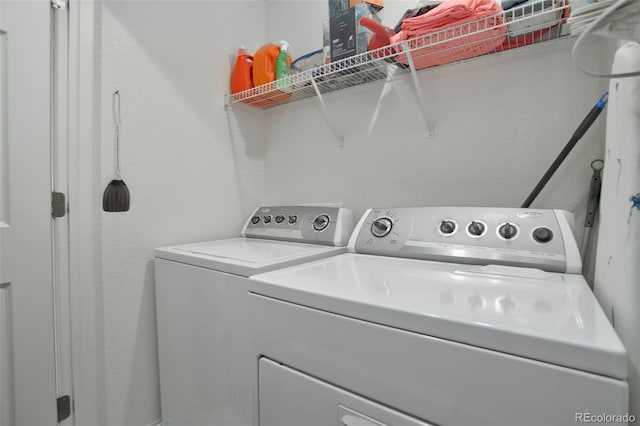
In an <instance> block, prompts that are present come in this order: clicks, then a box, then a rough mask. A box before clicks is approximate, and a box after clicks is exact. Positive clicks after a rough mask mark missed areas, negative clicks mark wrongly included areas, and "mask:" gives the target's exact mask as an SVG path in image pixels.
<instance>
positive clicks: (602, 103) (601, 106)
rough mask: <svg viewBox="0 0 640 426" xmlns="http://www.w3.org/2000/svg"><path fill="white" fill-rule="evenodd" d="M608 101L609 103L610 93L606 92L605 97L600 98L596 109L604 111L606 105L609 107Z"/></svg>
mask: <svg viewBox="0 0 640 426" xmlns="http://www.w3.org/2000/svg"><path fill="white" fill-rule="evenodd" d="M608 101H609V92H604V95H602V97H601V98H600V100H599V101H598V103H597V104H596V108H598V109H604V107H605V105H607V102H608Z"/></svg>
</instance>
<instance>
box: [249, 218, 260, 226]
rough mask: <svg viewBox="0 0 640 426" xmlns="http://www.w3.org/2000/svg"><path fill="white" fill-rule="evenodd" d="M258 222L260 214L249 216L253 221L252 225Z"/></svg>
mask: <svg viewBox="0 0 640 426" xmlns="http://www.w3.org/2000/svg"><path fill="white" fill-rule="evenodd" d="M258 222H260V216H254V217H252V218H251V223H253V224H254V225H257V224H258Z"/></svg>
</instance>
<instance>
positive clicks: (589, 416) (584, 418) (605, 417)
mask: <svg viewBox="0 0 640 426" xmlns="http://www.w3.org/2000/svg"><path fill="white" fill-rule="evenodd" d="M575 421H576V423H594V424H597V423H607V424H611V423H620V424H631V423H635V422H636V416H634V415H633V414H629V413H627V414H594V413H576V417H575Z"/></svg>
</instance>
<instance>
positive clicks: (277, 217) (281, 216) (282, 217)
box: [276, 214, 284, 223]
mask: <svg viewBox="0 0 640 426" xmlns="http://www.w3.org/2000/svg"><path fill="white" fill-rule="evenodd" d="M283 220H284V216H283V215H281V214H279V215H278V216H276V223H282V221H283Z"/></svg>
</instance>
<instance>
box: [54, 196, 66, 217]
mask: <svg viewBox="0 0 640 426" xmlns="http://www.w3.org/2000/svg"><path fill="white" fill-rule="evenodd" d="M65 214H67V199H66V197H65V195H64V193H62V192H55V191H54V192H52V193H51V217H53V218H54V219H56V218H59V217H64V215H65Z"/></svg>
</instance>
